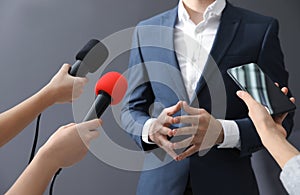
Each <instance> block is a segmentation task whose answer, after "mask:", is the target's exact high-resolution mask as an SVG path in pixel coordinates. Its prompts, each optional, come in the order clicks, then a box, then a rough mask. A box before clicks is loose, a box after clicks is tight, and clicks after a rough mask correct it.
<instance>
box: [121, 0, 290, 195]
mask: <svg viewBox="0 0 300 195" xmlns="http://www.w3.org/2000/svg"><path fill="white" fill-rule="evenodd" d="M251 62H254V63H257V64H258V65H259V66H260V67H261V69H262V70H263V71H264V72H265V73H266V74H268V76H269V77H270V78H271V79H272V80H273V81H274V82H278V83H279V84H280V86H288V73H287V71H286V70H285V67H284V62H283V54H282V51H281V47H280V43H279V39H278V22H277V20H276V19H273V18H271V17H267V16H262V15H259V14H256V13H254V12H251V11H247V10H244V9H241V8H237V7H234V6H233V5H231V4H230V3H228V2H227V1H225V0H180V1H179V4H178V6H176V8H174V9H172V10H169V11H167V12H165V13H162V14H160V15H157V16H154V17H152V18H150V19H147V20H145V21H142V22H140V23H139V24H138V26H137V28H136V30H135V32H134V36H133V47H132V50H131V55H130V62H129V69H128V82H129V89H128V92H127V94H126V97H125V103H124V106H123V108H122V116H121V120H122V123H123V125H124V129H125V130H126V131H127V132H128V133H130V135H131V137H132V138H133V139H134V140H135V142H136V143H137V144H138V145H139V146H140V148H141V149H142V150H144V151H147V152H146V156H145V165H144V170H143V171H142V173H141V176H140V180H139V184H138V188H137V194H161V195H166V194H174V195H177V194H178V195H180V194H204V195H207V194H216V195H220V194H230V195H235V194H236V195H241V194H243V195H247V194H249V195H255V194H259V191H258V186H257V183H256V179H255V176H254V173H253V170H252V167H251V161H250V157H251V154H252V153H253V152H256V151H257V150H259V149H261V148H262V144H261V140H260V138H259V136H258V135H257V133H256V130H255V127H254V126H253V123H252V121H251V120H250V119H249V118H248V116H247V112H248V110H247V108H246V106H245V104H244V103H243V102H242V101H240V100H239V99H238V97H237V96H236V95H235V93H236V91H237V90H238V89H239V88H238V86H237V85H236V84H235V83H234V82H233V81H232V80H231V79H230V78H229V76H228V75H227V73H226V71H227V69H229V68H232V67H236V66H239V65H243V64H247V63H251ZM284 127H285V129H286V131H287V133H288V134H289V133H290V131H291V129H292V127H293V114H289V115H288V116H287V118H286V119H285V121H284ZM161 151H164V152H165V154H167V156H165V155H162V153H161ZM203 151H206V152H207V153H202V154H201V152H203ZM199 152H200V153H199Z"/></svg>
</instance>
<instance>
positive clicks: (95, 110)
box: [83, 91, 111, 122]
mask: <svg viewBox="0 0 300 195" xmlns="http://www.w3.org/2000/svg"><path fill="white" fill-rule="evenodd" d="M110 103H111V96H110V95H109V94H108V93H106V92H105V91H100V92H99V94H98V96H97V97H96V99H95V101H94V103H93V105H92V107H91V108H90V110H89V112H88V113H87V115H86V116H85V117H84V119H83V122H85V121H90V120H93V119H96V118H100V117H101V115H102V114H103V112H104V111H105V110H106V108H107V107H108V106H109V105H110Z"/></svg>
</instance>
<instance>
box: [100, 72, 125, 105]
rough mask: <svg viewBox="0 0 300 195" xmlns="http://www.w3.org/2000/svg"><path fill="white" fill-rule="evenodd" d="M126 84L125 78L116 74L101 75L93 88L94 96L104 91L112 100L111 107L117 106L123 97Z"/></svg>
mask: <svg viewBox="0 0 300 195" xmlns="http://www.w3.org/2000/svg"><path fill="white" fill-rule="evenodd" d="M127 87H128V84H127V80H126V78H125V77H124V76H123V75H121V74H120V73H118V72H108V73H106V74H105V75H103V76H102V77H101V78H100V79H99V80H98V82H97V84H96V86H95V93H96V95H98V94H99V92H100V91H105V92H106V93H108V94H109V95H110V96H111V98H112V102H111V104H112V105H115V104H118V103H119V102H120V101H121V100H122V99H123V97H124V95H125V93H126V90H127Z"/></svg>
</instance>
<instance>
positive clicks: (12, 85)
mask: <svg viewBox="0 0 300 195" xmlns="http://www.w3.org/2000/svg"><path fill="white" fill-rule="evenodd" d="M231 2H233V3H234V4H236V5H240V6H242V7H246V8H248V9H251V10H255V11H257V12H260V13H262V14H265V15H270V16H274V17H276V18H278V19H279V22H280V27H281V28H280V39H281V43H282V48H283V51H284V53H285V62H286V67H287V69H288V71H289V72H290V88H291V89H292V90H293V93H294V96H295V97H296V98H297V97H300V94H299V93H300V90H299V86H298V83H299V82H300V79H299V76H298V75H297V74H298V73H299V65H298V60H297V54H298V51H299V50H298V49H297V47H298V45H299V44H300V38H299V36H298V35H299V32H300V23H299V16H300V13H299V11H298V10H299V8H300V2H299V1H298V0H289V1H284V0H251V1H250V0H248V1H246V0H240V1H238V0H232V1H231ZM176 4H177V0H168V1H161V0H160V1H159V0H151V1H149V0H126V1H121V0H118V1H117V0H51V1H50V0H2V1H1V2H0V59H1V71H0V90H1V95H0V112H3V111H5V110H7V109H8V108H10V107H12V106H13V105H16V104H17V103H19V102H20V101H22V100H24V99H26V98H27V97H29V96H30V95H32V94H34V93H35V92H36V91H38V90H39V89H40V88H41V87H42V86H43V85H45V84H46V83H47V82H48V81H49V80H50V79H51V77H52V76H53V75H54V74H55V73H56V71H57V70H58V69H59V67H60V66H61V64H62V63H63V62H69V63H72V62H73V61H74V55H75V54H76V52H77V51H78V50H79V49H80V48H81V47H82V46H83V45H84V44H85V43H86V42H87V41H88V40H89V39H90V38H98V39H103V38H105V37H107V36H109V35H110V34H112V33H114V32H117V31H119V30H122V29H124V28H128V27H132V26H135V25H136V24H137V22H138V21H140V20H142V19H145V18H148V17H150V16H153V15H155V14H157V13H160V12H162V11H165V10H167V9H170V8H172V7H173V6H175V5H176ZM298 55H299V54H298ZM127 62H128V53H125V54H124V55H122V56H120V57H119V58H118V59H116V60H114V62H113V64H114V66H112V69H117V70H119V71H122V70H125V69H126V66H127ZM24 114H26V113H24ZM299 117H300V115H299V111H298V113H297V115H296V119H295V121H296V126H295V128H294V129H295V130H294V132H293V134H292V136H291V137H290V138H289V139H290V140H291V141H292V142H293V143H294V144H295V145H296V146H298V148H300V142H299V140H300V134H299V129H300V120H299ZM103 118H104V121H105V124H104V125H105V129H111V131H110V133H109V134H110V136H111V137H112V139H114V140H116V142H119V143H120V145H123V146H125V147H127V148H131V149H135V148H136V147H135V145H134V143H133V142H132V141H131V140H130V139H129V138H128V137H127V136H126V135H125V133H124V132H123V131H122V130H120V129H119V128H118V126H117V125H115V124H113V123H109V120H110V119H111V113H110V111H108V112H106V113H105V115H104V116H103ZM72 121H73V115H72V106H71V104H67V105H55V106H53V107H51V108H49V109H47V110H46V111H45V112H44V114H43V116H42V122H41V133H40V138H39V146H40V145H41V144H42V143H44V142H45V141H46V140H47V138H48V137H49V136H50V135H51V134H52V133H53V132H54V131H55V130H56V129H57V127H59V126H61V125H63V124H66V123H69V122H72ZM34 128H35V122H33V123H32V124H31V125H29V126H28V127H27V128H26V129H25V130H24V131H23V132H22V133H20V134H19V135H18V136H17V137H16V138H15V139H14V140H12V141H11V142H10V143H9V144H7V145H6V146H4V147H2V148H1V149H0V194H3V193H4V192H5V191H6V190H7V189H8V188H9V186H11V185H12V184H13V182H14V181H15V180H16V178H17V177H18V176H19V175H20V174H21V172H22V171H23V169H24V168H25V166H26V163H27V161H28V157H29V153H30V150H31V145H32V140H33V134H34ZM253 164H254V168H255V172H256V176H257V178H258V182H259V186H260V191H261V194H264V195H276V194H285V192H284V190H283V189H282V188H281V184H280V182H279V181H278V176H279V168H278V166H277V165H276V163H274V161H273V160H272V159H271V158H270V156H269V154H268V153H267V152H265V151H260V152H257V153H256V154H255V155H254V157H253ZM138 177H139V173H138V172H130V171H125V170H120V169H117V168H114V167H111V166H109V165H107V164H105V163H103V162H101V161H100V160H98V159H97V158H95V157H94V156H93V155H92V154H88V155H87V157H86V158H85V159H84V160H83V161H81V162H80V163H78V164H77V165H75V166H73V167H71V168H68V169H64V171H63V172H62V174H61V175H60V176H59V178H58V180H57V183H56V186H55V194H74V195H75V194H134V192H135V188H136V185H137V181H138Z"/></svg>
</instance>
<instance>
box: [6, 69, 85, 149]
mask: <svg viewBox="0 0 300 195" xmlns="http://www.w3.org/2000/svg"><path fill="white" fill-rule="evenodd" d="M69 69H70V65H68V64H64V65H63V66H62V68H61V69H60V70H59V71H58V73H57V74H56V75H55V76H54V77H53V78H52V80H51V81H50V82H49V83H48V84H47V85H46V86H45V87H43V88H42V89H41V90H40V91H39V92H37V93H36V94H34V95H33V96H31V97H30V98H28V99H27V100H25V101H23V102H22V103H20V104H18V105H17V106H15V107H13V108H11V109H9V110H7V111H6V112H4V113H2V114H0V147H1V146H3V145H4V144H6V143H7V142H9V141H10V140H11V139H12V138H14V137H15V136H16V135H17V134H18V133H20V132H21V131H22V130H23V129H24V128H25V127H26V126H27V125H28V124H29V123H31V122H32V121H33V120H34V119H35V118H36V117H37V116H38V115H39V114H40V113H41V112H43V111H44V110H45V109H46V108H48V107H49V106H51V105H53V104H55V103H64V102H71V101H72V100H74V99H76V98H78V97H79V95H80V94H81V93H82V90H83V86H84V85H85V84H86V83H87V79H86V78H79V77H72V76H70V75H69V74H68V71H69Z"/></svg>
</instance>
